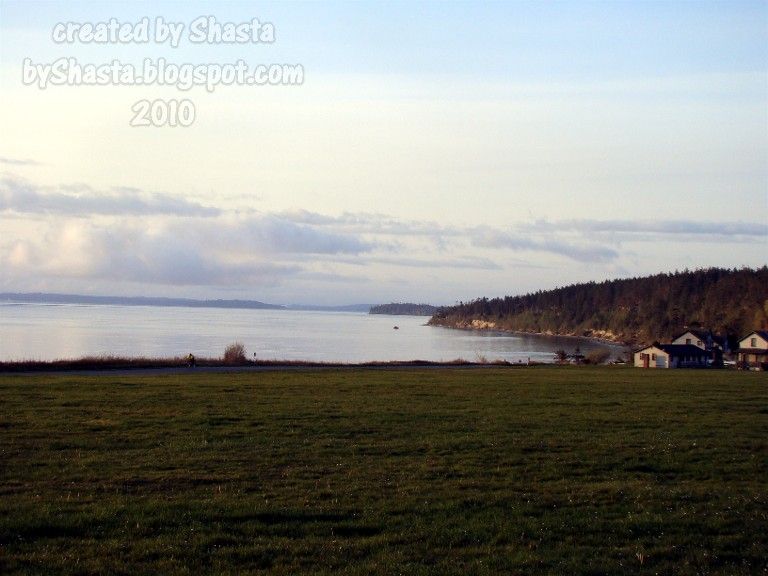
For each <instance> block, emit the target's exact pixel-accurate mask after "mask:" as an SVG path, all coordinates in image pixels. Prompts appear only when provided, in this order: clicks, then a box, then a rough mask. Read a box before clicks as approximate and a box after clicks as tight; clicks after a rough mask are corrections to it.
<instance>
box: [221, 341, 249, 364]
mask: <svg viewBox="0 0 768 576" xmlns="http://www.w3.org/2000/svg"><path fill="white" fill-rule="evenodd" d="M246 362H247V360H246V357H245V346H243V345H242V344H241V343H240V342H235V343H233V344H230V345H229V346H227V348H226V349H225V350H224V363H225V364H245V363H246Z"/></svg>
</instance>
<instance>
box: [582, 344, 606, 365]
mask: <svg viewBox="0 0 768 576" xmlns="http://www.w3.org/2000/svg"><path fill="white" fill-rule="evenodd" d="M610 357H611V353H610V351H608V350H606V349H605V348H597V349H595V350H592V351H590V352H589V353H588V354H587V359H586V360H587V364H604V363H605V362H607V361H608V359H609V358H610Z"/></svg>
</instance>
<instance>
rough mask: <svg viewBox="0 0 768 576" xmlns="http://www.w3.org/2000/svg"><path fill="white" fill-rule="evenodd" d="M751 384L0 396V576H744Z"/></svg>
mask: <svg viewBox="0 0 768 576" xmlns="http://www.w3.org/2000/svg"><path fill="white" fill-rule="evenodd" d="M767 558H768V375H765V374H756V373H735V372H724V371H721V372H718V371H709V372H705V371H643V370H635V369H626V368H624V369H617V368H593V369H590V368H555V367H537V368H507V369H471V370H466V369H465V370H462V369H455V370H390V371H384V370H348V371H345V370H339V371H294V372H265V373H248V374H196V375H192V376H190V375H176V376H171V375H169V376H160V377H158V376H126V377H123V376H87V377H84V376H52V375H40V376H5V377H0V573H2V574H14V573H35V574H56V573H60V574H131V575H132V576H135V575H138V574H160V573H163V574H201V573H216V574H244V573H252V572H258V571H269V572H270V573H274V574H296V573H302V572H306V573H309V572H311V573H315V574H339V573H340V574H361V575H362V574H377V573H378V574H396V573H402V574H457V575H458V574H461V575H465V574H499V573H508V574H531V575H533V574H537V575H538V574H675V575H677V574H724V575H725V574H727V575H734V574H765V573H768V560H767Z"/></svg>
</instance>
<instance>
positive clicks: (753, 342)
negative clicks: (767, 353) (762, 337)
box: [749, 338, 757, 348]
mask: <svg viewBox="0 0 768 576" xmlns="http://www.w3.org/2000/svg"><path fill="white" fill-rule="evenodd" d="M749 347H750V348H757V338H751V339H750V341H749Z"/></svg>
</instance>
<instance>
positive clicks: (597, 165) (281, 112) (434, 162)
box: [0, 0, 768, 303]
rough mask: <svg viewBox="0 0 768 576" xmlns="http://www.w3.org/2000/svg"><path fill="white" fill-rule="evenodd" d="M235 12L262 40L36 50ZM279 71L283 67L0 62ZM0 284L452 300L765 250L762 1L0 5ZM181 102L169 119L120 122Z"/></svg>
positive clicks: (767, 151) (767, 50) (753, 261)
mask: <svg viewBox="0 0 768 576" xmlns="http://www.w3.org/2000/svg"><path fill="white" fill-rule="evenodd" d="M204 14H205V15H212V16H215V17H216V19H217V20H218V21H219V22H222V23H223V22H244V21H248V20H250V19H251V18H254V17H258V18H260V19H261V20H262V21H269V22H272V23H274V25H275V29H276V42H275V43H274V44H271V45H262V44H257V45H249V44H245V45H207V44H204V45H191V44H190V43H188V42H183V43H182V45H181V46H180V47H179V48H178V49H171V48H169V47H167V46H159V45H156V44H148V45H119V46H118V45H94V44H91V45H81V44H65V45H61V44H55V43H53V42H52V41H51V30H52V28H53V26H54V25H55V24H56V23H57V22H60V21H61V22H99V21H106V20H108V19H109V18H112V17H114V18H117V19H118V20H120V21H136V20H138V19H139V18H141V17H143V16H148V17H150V18H152V19H154V18H155V17H157V16H164V17H165V18H166V20H173V21H178V22H183V23H185V24H188V23H189V22H191V21H192V20H193V19H194V18H196V17H197V16H200V15H204ZM61 56H68V57H73V58H76V59H78V60H79V61H80V62H83V63H104V62H110V61H111V60H112V59H114V58H118V59H120V60H121V61H123V62H136V63H138V62H140V61H141V60H142V59H143V58H153V59H156V58H159V57H164V58H166V59H168V60H170V61H175V62H179V63H181V62H189V63H196V64H197V63H225V62H233V61H235V60H236V59H238V58H242V59H244V60H245V61H247V62H248V64H249V65H254V64H259V63H262V64H270V63H292V64H301V65H302V66H303V68H304V70H305V71H306V77H305V81H304V82H303V84H302V85H300V86H279V87H276V86H269V87H259V88H253V87H248V86H235V87H220V88H218V89H217V90H216V91H215V92H214V93H207V92H206V91H205V90H204V89H202V88H193V89H192V90H190V91H186V92H181V91H179V90H176V89H175V88H172V87H158V86H93V87H74V86H51V87H48V88H47V89H45V90H40V89H38V88H37V87H35V86H27V85H23V84H22V83H21V81H20V79H21V63H22V60H23V59H24V58H31V59H32V60H33V61H34V62H35V63H40V64H44V63H51V62H52V61H54V60H55V59H57V58H59V57H61ZM0 90H2V92H1V93H0V94H1V95H2V102H3V106H2V111H1V112H0V131H2V133H3V134H4V135H6V136H5V137H4V138H3V139H2V141H0V180H1V183H0V227H2V229H3V231H4V233H3V234H2V235H1V236H0V265H2V266H3V269H4V270H5V273H4V274H3V276H2V277H0V290H18V291H31V290H35V291H37V290H45V291H53V292H63V291H69V292H71V291H77V292H89V293H110V294H111V293H114V294H140V293H141V294H156V295H184V296H193V297H195V296H200V297H211V296H223V297H225V296H237V297H252V298H257V299H262V300H267V301H273V302H297V303H307V302H317V303H349V302H353V301H370V302H379V301H389V300H419V301H432V302H435V303H448V302H453V301H455V300H459V299H461V300H466V299H469V298H472V297H476V296H482V295H499V294H517V293H521V292H525V291H528V290H536V289H540V288H548V287H553V286H556V285H563V284H566V283H571V282H577V281H585V280H593V279H594V280H599V279H603V278H613V277H621V276H635V275H641V274H648V273H654V272H658V271H667V270H674V269H681V268H684V267H698V266H713V265H716V266H742V265H749V266H759V265H763V264H765V263H766V256H765V254H766V253H768V250H766V248H768V3H766V2H505V3H502V2H497V3H468V2H467V3H462V2H455V3H448V2H439V3H425V2H416V3H411V2H408V3H406V2H394V3H391V2H387V3H384V2H381V3H373V2H355V3H353V2H347V3H262V2H260V3H246V2H222V3H220V4H215V3H210V2H209V3H204V4H200V3H181V2H152V3H140V2H132V3H108V2H67V3H64V2H14V1H8V0H2V1H1V2H0ZM157 98H161V99H166V100H167V99H174V98H188V99H190V100H191V101H192V102H194V105H195V107H196V111H197V119H196V121H195V123H194V125H193V126H191V127H189V128H184V129H180V128H174V129H172V128H168V127H162V128H154V127H150V128H132V127H130V126H128V120H129V118H130V116H131V111H130V109H131V106H132V105H133V103H135V102H136V101H137V100H139V99H150V100H152V99H157Z"/></svg>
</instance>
